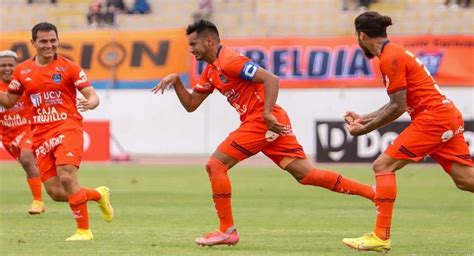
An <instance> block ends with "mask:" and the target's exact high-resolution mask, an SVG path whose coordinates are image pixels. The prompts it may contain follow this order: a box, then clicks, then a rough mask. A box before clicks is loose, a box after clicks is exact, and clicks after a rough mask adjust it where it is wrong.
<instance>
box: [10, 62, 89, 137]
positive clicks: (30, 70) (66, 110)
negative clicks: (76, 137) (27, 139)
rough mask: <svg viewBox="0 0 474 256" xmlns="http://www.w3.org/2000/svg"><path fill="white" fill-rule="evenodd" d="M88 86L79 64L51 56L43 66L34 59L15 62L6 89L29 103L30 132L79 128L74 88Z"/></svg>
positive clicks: (79, 121) (80, 117) (80, 124)
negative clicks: (24, 98)
mask: <svg viewBox="0 0 474 256" xmlns="http://www.w3.org/2000/svg"><path fill="white" fill-rule="evenodd" d="M88 86H91V85H90V83H89V81H88V80H87V77H86V75H85V73H84V71H83V70H82V69H81V67H80V66H79V65H77V64H75V63H73V62H72V61H70V60H68V59H66V58H64V57H62V56H59V55H55V57H54V59H53V61H52V62H51V63H50V64H49V65H48V66H46V67H41V66H38V65H37V64H36V62H35V58H32V59H29V60H26V61H25V62H23V63H21V64H19V65H18V66H17V67H16V68H15V71H14V72H13V80H12V81H11V83H10V85H9V87H8V92H10V93H13V94H17V95H22V94H24V96H25V97H26V98H27V99H29V100H30V102H31V110H32V117H31V126H32V130H33V134H34V135H35V134H39V133H44V132H46V131H49V130H51V129H54V128H56V127H59V126H61V127H62V128H77V127H82V116H81V114H79V112H78V111H77V108H76V95H77V92H76V89H78V90H81V89H83V88H85V87H88Z"/></svg>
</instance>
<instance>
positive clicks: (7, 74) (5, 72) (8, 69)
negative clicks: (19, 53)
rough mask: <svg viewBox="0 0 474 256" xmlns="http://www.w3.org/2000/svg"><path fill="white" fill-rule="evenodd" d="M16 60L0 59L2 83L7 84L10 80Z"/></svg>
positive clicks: (9, 58) (10, 58)
mask: <svg viewBox="0 0 474 256" xmlns="http://www.w3.org/2000/svg"><path fill="white" fill-rule="evenodd" d="M15 66H16V60H15V59H14V58H12V57H3V58H0V76H1V79H2V80H3V82H5V83H9V82H10V81H11V80H12V76H13V69H15Z"/></svg>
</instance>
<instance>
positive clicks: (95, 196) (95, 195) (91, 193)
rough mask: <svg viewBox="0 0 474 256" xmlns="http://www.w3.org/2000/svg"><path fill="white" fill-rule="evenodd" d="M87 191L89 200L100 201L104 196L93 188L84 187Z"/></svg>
mask: <svg viewBox="0 0 474 256" xmlns="http://www.w3.org/2000/svg"><path fill="white" fill-rule="evenodd" d="M82 189H84V191H85V192H86V195H87V201H99V200H100V198H101V197H102V196H101V195H100V193H99V192H98V191H97V190H95V189H92V188H82Z"/></svg>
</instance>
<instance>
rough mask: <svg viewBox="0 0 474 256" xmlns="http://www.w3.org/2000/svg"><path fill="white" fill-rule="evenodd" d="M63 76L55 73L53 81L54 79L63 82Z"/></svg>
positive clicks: (56, 81)
mask: <svg viewBox="0 0 474 256" xmlns="http://www.w3.org/2000/svg"><path fill="white" fill-rule="evenodd" d="M61 78H62V77H61V74H53V81H54V82H55V83H59V82H61Z"/></svg>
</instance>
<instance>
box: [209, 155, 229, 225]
mask: <svg viewBox="0 0 474 256" xmlns="http://www.w3.org/2000/svg"><path fill="white" fill-rule="evenodd" d="M206 170H207V173H208V174H209V180H210V181H211V187H212V199H213V200H214V207H216V211H217V217H219V223H220V225H219V230H220V231H222V232H225V231H226V230H227V229H228V228H229V227H232V226H233V225H234V219H233V217H232V202H231V195H232V194H231V191H232V188H231V185H230V180H229V176H227V171H228V168H227V166H226V165H225V164H223V163H222V162H221V161H219V160H217V159H215V158H212V157H211V159H209V162H207V165H206Z"/></svg>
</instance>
